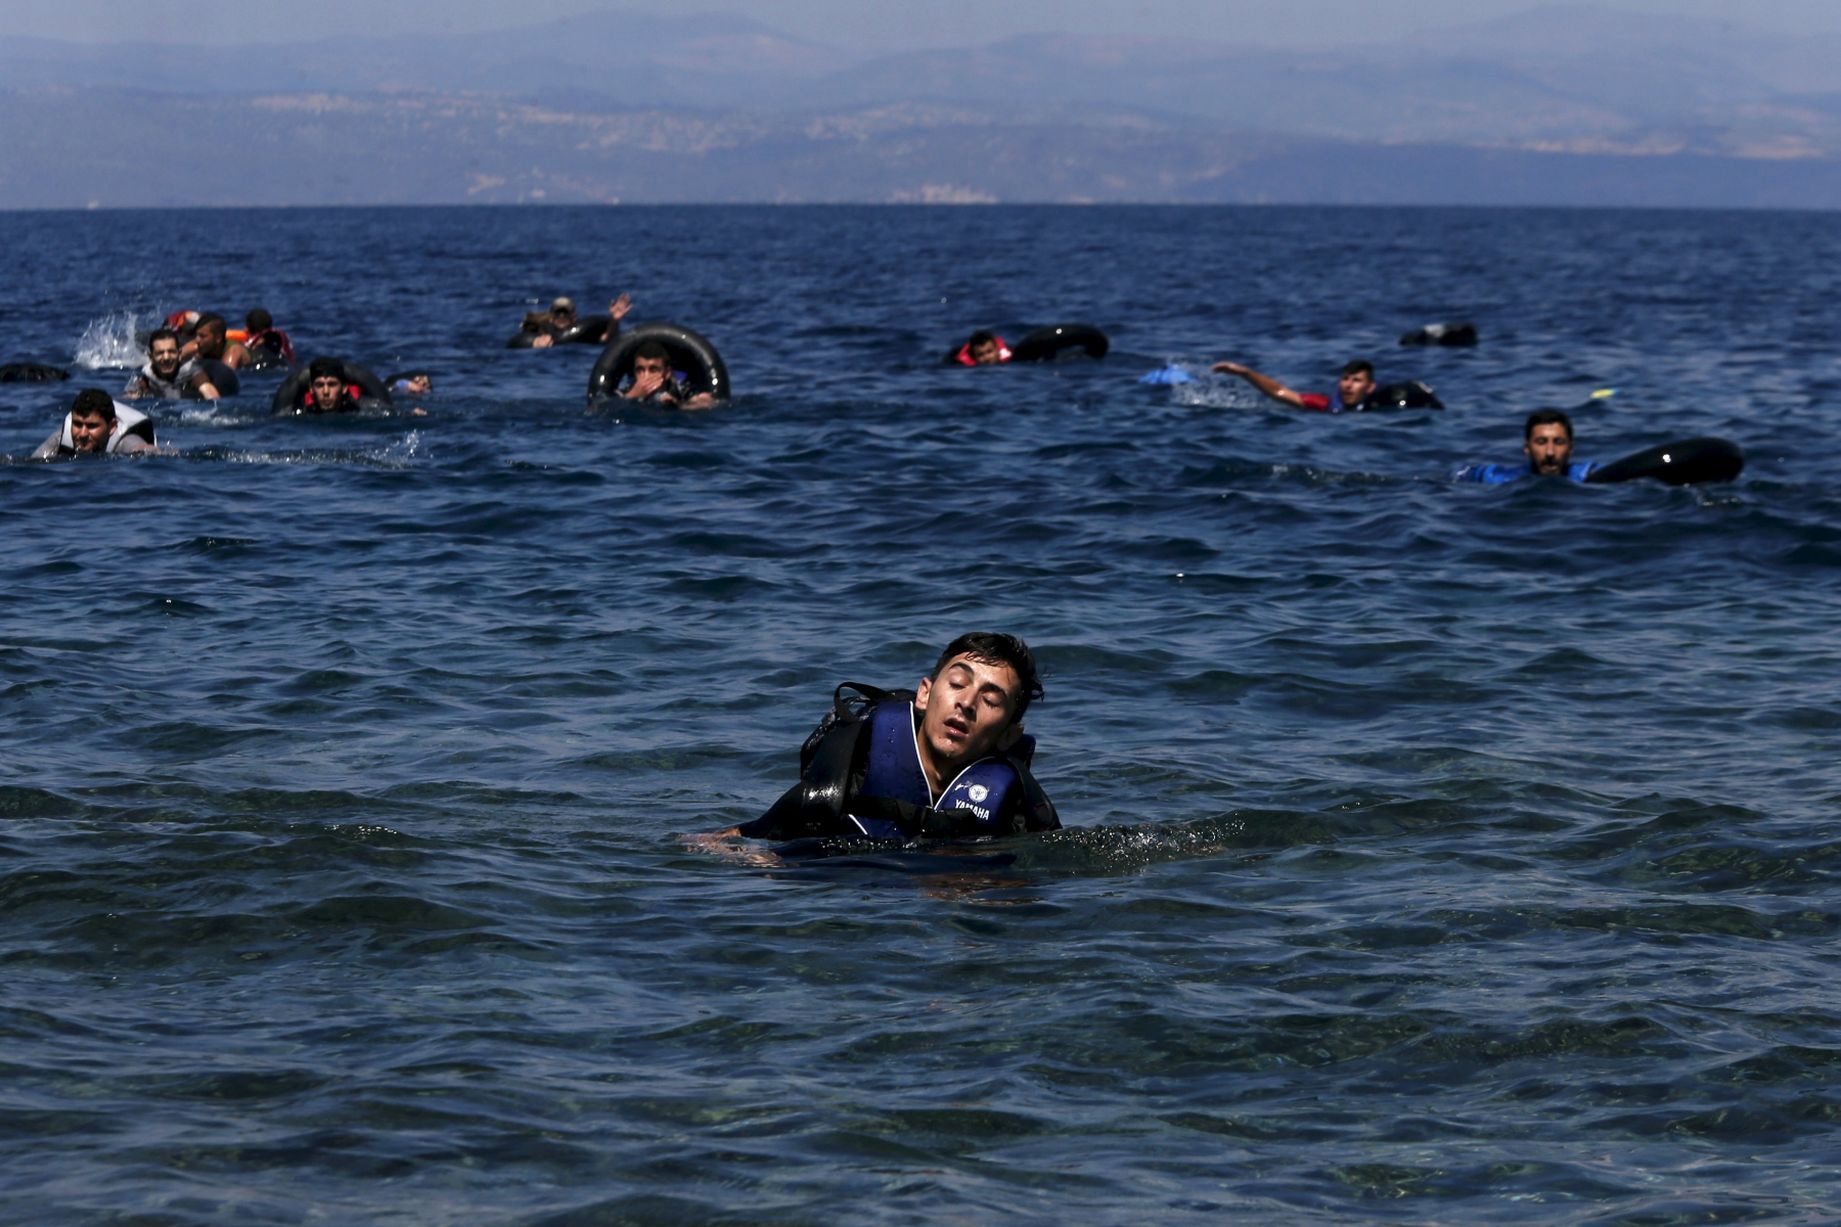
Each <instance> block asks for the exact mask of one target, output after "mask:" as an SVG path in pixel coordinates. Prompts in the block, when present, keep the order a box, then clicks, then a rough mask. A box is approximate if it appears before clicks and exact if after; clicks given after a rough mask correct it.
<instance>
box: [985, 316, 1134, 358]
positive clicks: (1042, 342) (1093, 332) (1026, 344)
mask: <svg viewBox="0 0 1841 1227" xmlns="http://www.w3.org/2000/svg"><path fill="white" fill-rule="evenodd" d="M1110 348H1112V343H1111V342H1110V341H1108V340H1107V339H1106V334H1105V333H1103V332H1101V331H1100V330H1099V329H1097V328H1095V327H1094V326H1093V325H1091V324H1055V325H1052V326H1050V327H1048V328H1038V329H1036V330H1035V331H1034V332H1032V333H1030V334H1029V335H1028V336H1026V337H1024V338H1023V339H1022V340H1020V341H1018V342H1017V343H1016V345H1015V346H1014V347H1012V349H1011V358H1010V360H1011V361H1012V362H1054V361H1057V360H1058V359H1060V358H1062V357H1065V356H1071V351H1074V350H1078V351H1080V354H1082V355H1084V356H1085V357H1088V358H1104V357H1105V356H1106V351H1107V350H1108V349H1110Z"/></svg>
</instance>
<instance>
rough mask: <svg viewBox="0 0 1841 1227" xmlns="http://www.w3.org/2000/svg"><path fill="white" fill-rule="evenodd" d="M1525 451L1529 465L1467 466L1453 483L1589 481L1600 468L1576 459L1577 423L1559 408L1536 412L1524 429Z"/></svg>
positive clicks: (1522, 446)
mask: <svg viewBox="0 0 1841 1227" xmlns="http://www.w3.org/2000/svg"><path fill="white" fill-rule="evenodd" d="M1521 450H1522V451H1523V452H1524V453H1526V454H1527V457H1528V460H1527V463H1526V464H1519V465H1514V464H1467V465H1465V466H1464V467H1463V468H1461V469H1458V470H1457V471H1456V472H1454V473H1453V474H1451V480H1452V481H1474V482H1480V483H1482V484H1483V485H1486V486H1500V485H1502V484H1504V483H1506V482H1511V481H1520V480H1521V479H1522V478H1524V477H1565V478H1567V479H1569V480H1571V481H1585V480H1587V479H1588V478H1589V477H1591V475H1592V470H1594V469H1596V468H1597V467H1598V465H1597V463H1596V462H1595V461H1591V460H1574V459H1573V422H1572V419H1571V418H1569V417H1567V416H1566V414H1565V413H1563V412H1562V411H1560V410H1558V409H1536V410H1535V411H1534V412H1533V413H1530V414H1529V415H1528V420H1527V422H1526V423H1525V424H1524V425H1523V427H1522V444H1521Z"/></svg>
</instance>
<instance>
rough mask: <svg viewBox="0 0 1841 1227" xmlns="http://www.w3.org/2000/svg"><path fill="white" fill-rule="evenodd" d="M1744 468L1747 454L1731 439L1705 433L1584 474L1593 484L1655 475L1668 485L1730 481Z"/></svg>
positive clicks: (1662, 445) (1631, 455)
mask: <svg viewBox="0 0 1841 1227" xmlns="http://www.w3.org/2000/svg"><path fill="white" fill-rule="evenodd" d="M1744 467H1745V453H1744V452H1742V451H1740V450H1739V445H1738V444H1737V443H1734V442H1732V440H1730V439H1715V438H1710V437H1706V436H1702V437H1699V438H1694V439H1677V440H1675V441H1674V442H1673V443H1658V444H1656V446H1654V447H1646V448H1644V449H1643V450H1642V451H1640V452H1632V453H1631V454H1630V455H1628V456H1625V457H1624V458H1622V459H1621V460H1613V461H1611V462H1610V463H1609V464H1601V465H1599V466H1598V467H1597V468H1595V469H1593V470H1592V471H1591V472H1590V473H1587V474H1586V475H1585V480H1586V481H1588V482H1592V483H1594V484H1597V483H1602V482H1614V481H1635V480H1636V479H1637V478H1639V477H1653V478H1655V479H1656V480H1657V481H1659V482H1661V483H1662V484H1663V485H1665V486H1690V485H1695V484H1697V483H1699V482H1703V481H1731V480H1732V479H1733V478H1735V477H1737V476H1738V475H1739V472H1740V470H1742V469H1743V468H1744Z"/></svg>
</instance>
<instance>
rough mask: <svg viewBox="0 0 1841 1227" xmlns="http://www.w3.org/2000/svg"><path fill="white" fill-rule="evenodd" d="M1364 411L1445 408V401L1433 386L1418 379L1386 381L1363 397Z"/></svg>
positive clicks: (1362, 405)
mask: <svg viewBox="0 0 1841 1227" xmlns="http://www.w3.org/2000/svg"><path fill="white" fill-rule="evenodd" d="M1361 407H1362V409H1363V411H1364V412H1366V411H1369V410H1374V409H1443V408H1444V407H1445V403H1444V402H1443V401H1441V400H1439V399H1438V394H1437V393H1436V392H1434V391H1432V389H1431V387H1429V386H1428V385H1426V384H1423V383H1420V382H1419V381H1418V380H1417V379H1409V380H1407V381H1405V382H1404V383H1384V384H1382V385H1381V386H1380V387H1378V388H1376V389H1375V390H1374V391H1372V392H1370V393H1368V395H1367V397H1366V398H1365V399H1363V401H1362V404H1361Z"/></svg>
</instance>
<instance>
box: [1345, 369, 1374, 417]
mask: <svg viewBox="0 0 1841 1227" xmlns="http://www.w3.org/2000/svg"><path fill="white" fill-rule="evenodd" d="M1372 391H1374V373H1373V372H1372V371H1351V372H1350V373H1349V374H1347V375H1344V376H1343V377H1342V378H1341V379H1339V380H1337V381H1336V395H1337V396H1338V397H1340V398H1341V400H1342V405H1343V408H1345V409H1348V408H1352V407H1354V406H1356V405H1359V404H1361V403H1362V402H1363V401H1365V400H1367V399H1368V394H1369V393H1370V392H1372Z"/></svg>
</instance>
